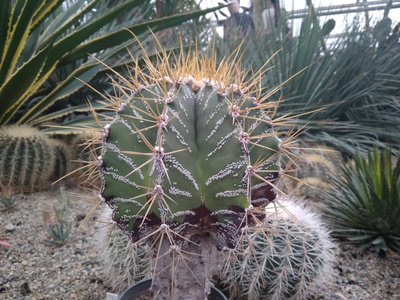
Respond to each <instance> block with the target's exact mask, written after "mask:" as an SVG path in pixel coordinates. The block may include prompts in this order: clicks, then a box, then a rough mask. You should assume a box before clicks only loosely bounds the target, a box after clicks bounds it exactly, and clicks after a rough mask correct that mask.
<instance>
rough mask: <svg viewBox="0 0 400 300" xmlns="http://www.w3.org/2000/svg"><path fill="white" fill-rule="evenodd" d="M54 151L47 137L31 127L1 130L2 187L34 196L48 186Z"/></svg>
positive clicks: (0, 172)
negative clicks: (31, 193) (34, 192)
mask: <svg viewBox="0 0 400 300" xmlns="http://www.w3.org/2000/svg"><path fill="white" fill-rule="evenodd" d="M53 170H54V151H53V148H52V146H51V144H50V142H49V139H48V138H47V137H46V135H45V134H43V133H42V132H40V131H39V130H37V129H35V128H32V127H29V126H25V125H22V126H7V127H2V128H1V129H0V183H1V186H2V187H3V188H5V189H9V190H17V191H21V192H25V191H26V192H32V191H37V190H40V189H43V188H44V187H47V186H48V182H49V181H50V180H51V176H52V174H53Z"/></svg>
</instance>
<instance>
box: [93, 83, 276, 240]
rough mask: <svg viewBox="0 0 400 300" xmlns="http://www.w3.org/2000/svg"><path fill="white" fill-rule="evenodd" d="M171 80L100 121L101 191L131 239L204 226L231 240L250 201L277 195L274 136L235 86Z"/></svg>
mask: <svg viewBox="0 0 400 300" xmlns="http://www.w3.org/2000/svg"><path fill="white" fill-rule="evenodd" d="M219 87H220V84H219V83H217V82H213V81H208V82H205V84H200V85H198V83H196V82H194V81H193V79H192V78H190V77H188V78H185V79H181V80H180V82H179V83H174V84H172V83H170V82H169V81H168V80H167V79H165V80H160V81H159V82H158V83H156V84H153V85H149V86H147V87H144V88H142V89H141V90H140V91H137V92H136V94H134V95H133V96H132V97H131V98H129V99H127V100H126V101H124V102H122V103H121V106H120V108H119V109H118V112H117V114H116V117H115V119H114V120H113V121H112V122H111V123H110V124H109V125H106V126H105V128H104V141H103V152H102V155H101V157H100V158H99V159H100V165H101V167H100V169H101V178H102V181H103V186H102V189H101V196H102V197H103V198H104V199H105V201H106V202H107V203H108V204H109V205H110V207H111V208H113V210H114V215H113V219H114V221H116V222H117V223H118V225H119V226H120V228H121V229H122V230H123V231H124V232H125V233H126V234H128V235H129V236H130V237H131V239H132V241H137V240H139V239H141V238H143V237H145V236H147V235H149V234H151V232H153V231H154V230H156V229H158V228H160V226H164V228H169V229H171V230H172V232H173V233H174V234H175V236H174V238H177V239H178V240H179V238H178V236H179V237H184V236H190V235H191V234H195V233H198V232H210V233H211V234H212V235H213V237H214V239H215V241H216V244H217V246H218V247H219V248H222V247H223V246H228V247H234V245H235V239H236V235H237V232H238V229H239V228H240V227H242V226H245V225H246V224H247V222H251V218H250V217H247V214H248V211H249V209H251V208H252V207H259V206H265V205H266V204H267V203H269V202H270V201H273V200H274V199H275V191H274V188H273V186H274V182H275V181H276V179H277V178H278V174H279V169H280V167H279V153H280V151H279V150H280V140H279V139H278V138H277V136H276V134H275V133H274V130H273V128H272V125H271V122H270V119H269V118H268V117H267V115H266V113H265V112H264V110H263V109H262V108H263V107H261V106H259V105H258V104H257V103H255V100H254V98H252V97H248V96H247V95H244V94H242V93H241V91H240V90H239V89H237V88H236V87H235V86H234V85H231V87H230V88H228V89H226V91H225V92H224V93H222V92H220V89H219Z"/></svg>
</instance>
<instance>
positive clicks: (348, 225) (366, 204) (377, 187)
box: [321, 148, 400, 251]
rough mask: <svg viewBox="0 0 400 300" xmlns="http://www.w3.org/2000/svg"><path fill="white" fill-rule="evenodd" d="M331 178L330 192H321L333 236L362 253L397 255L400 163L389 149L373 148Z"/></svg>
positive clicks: (399, 218)
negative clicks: (370, 251) (379, 252)
mask: <svg viewBox="0 0 400 300" xmlns="http://www.w3.org/2000/svg"><path fill="white" fill-rule="evenodd" d="M342 171H343V172H342V173H343V175H342V176H341V177H332V189H329V190H327V191H325V192H323V191H322V194H321V198H322V199H321V200H322V201H324V203H325V204H326V205H327V208H326V209H325V210H324V212H325V214H326V216H327V218H328V219H329V220H330V221H331V222H332V224H333V234H334V235H335V236H338V237H342V238H345V239H346V240H348V241H350V242H353V243H357V244H359V245H360V246H361V249H364V248H367V247H373V248H374V249H376V250H384V251H386V250H389V249H392V250H395V251H400V159H399V157H398V156H393V155H392V153H391V150H390V149H383V150H381V151H379V150H378V149H377V148H374V149H373V151H372V152H370V153H368V157H367V158H364V157H362V155H361V154H360V153H356V156H355V158H354V164H350V165H346V166H343V168H342Z"/></svg>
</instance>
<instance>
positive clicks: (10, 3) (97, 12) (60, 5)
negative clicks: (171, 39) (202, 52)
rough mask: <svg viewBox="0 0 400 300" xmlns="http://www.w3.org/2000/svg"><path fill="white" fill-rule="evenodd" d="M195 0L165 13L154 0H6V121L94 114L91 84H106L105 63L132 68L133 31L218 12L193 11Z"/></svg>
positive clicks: (0, 115) (1, 76) (1, 94)
mask: <svg viewBox="0 0 400 300" xmlns="http://www.w3.org/2000/svg"><path fill="white" fill-rule="evenodd" d="M172 2H174V3H175V2H176V3H181V2H182V1H172ZM190 3H191V6H189V7H186V6H185V5H184V2H182V5H181V6H180V7H175V8H176V9H174V10H171V9H170V10H169V11H168V12H165V9H166V8H167V7H168V6H165V9H164V10H162V11H160V12H159V11H158V10H157V9H154V5H153V3H152V1H137V0H115V1H105V0H91V1H86V0H52V1H45V0H39V1H27V0H5V1H1V4H0V5H1V6H0V56H1V61H0V107H1V109H0V126H4V125H7V124H10V123H18V124H23V123H29V124H30V125H34V126H39V125H44V124H46V123H49V122H50V121H52V120H55V119H56V120H58V121H64V120H65V118H66V116H68V115H71V114H79V113H84V112H87V111H88V110H89V109H88V107H87V105H86V104H85V101H86V100H92V99H94V97H93V94H94V92H93V90H92V89H90V88H87V87H86V85H85V83H90V84H91V85H92V86H93V87H94V88H96V89H99V90H102V87H103V86H104V84H105V83H106V82H107V81H108V80H109V77H108V76H109V74H111V73H112V72H111V71H110V70H108V69H107V68H105V67H104V66H103V65H102V64H101V63H99V61H102V62H105V63H107V64H109V65H110V66H111V67H115V68H117V69H118V68H120V69H122V68H125V67H126V66H125V63H126V58H127V56H125V55H123V54H121V52H122V51H125V50H126V48H127V47H132V44H135V43H136V41H135V39H134V38H133V34H135V35H136V36H141V38H143V36H144V35H145V33H146V32H148V31H149V29H151V30H152V31H154V32H159V31H161V30H163V29H166V28H170V27H174V26H177V25H180V24H182V23H183V22H185V21H188V20H192V21H191V22H192V23H193V24H195V23H196V22H201V21H199V20H201V18H202V16H203V15H205V14H206V13H207V12H209V11H213V10H215V8H213V9H207V10H199V9H198V10H195V11H187V9H189V8H190V9H194V8H195V6H194V1H191V2H190ZM172 13H179V15H172ZM127 29H128V30H127ZM94 58H96V59H94ZM130 60H132V58H130ZM78 79H79V80H78ZM107 88H108V87H107ZM62 99H64V100H63V101H60V100H62ZM56 102H58V103H57V105H56V106H54V107H52V106H53V105H54V104H55V103H56ZM77 105H78V106H77ZM99 106H101V105H100V104H98V103H97V104H95V105H94V107H95V108H98V107H99ZM51 107H52V108H51ZM92 121H93V119H92ZM67 128H68V127H64V131H68V130H67ZM69 131H71V128H69ZM61 132H62V131H61V130H59V131H58V132H57V133H61ZM53 133H54V130H53Z"/></svg>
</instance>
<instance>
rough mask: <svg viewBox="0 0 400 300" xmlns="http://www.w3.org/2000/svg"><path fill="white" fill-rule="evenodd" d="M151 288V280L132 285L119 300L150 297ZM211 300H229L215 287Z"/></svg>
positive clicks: (136, 299) (212, 289)
mask: <svg viewBox="0 0 400 300" xmlns="http://www.w3.org/2000/svg"><path fill="white" fill-rule="evenodd" d="M150 287H151V279H145V280H142V281H139V282H138V283H136V284H134V285H132V286H131V287H129V288H128V289H127V290H125V291H124V292H123V293H122V294H121V296H119V298H118V300H138V299H140V298H139V297H140V296H145V295H148V293H149V288H150ZM210 299H211V300H228V298H226V297H225V295H224V294H223V293H222V292H221V291H220V290H218V289H216V288H215V287H212V288H211V297H210Z"/></svg>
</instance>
